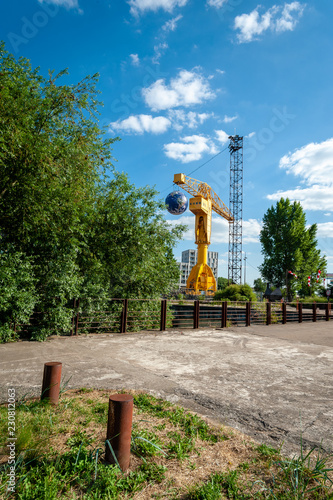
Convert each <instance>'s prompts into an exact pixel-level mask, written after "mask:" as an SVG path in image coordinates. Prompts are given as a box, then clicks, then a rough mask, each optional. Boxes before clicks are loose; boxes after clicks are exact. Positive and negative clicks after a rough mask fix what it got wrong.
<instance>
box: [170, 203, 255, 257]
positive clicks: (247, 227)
mask: <svg viewBox="0 0 333 500" xmlns="http://www.w3.org/2000/svg"><path fill="white" fill-rule="evenodd" d="M213 213H214V212H213ZM186 214H187V212H186ZM194 221H195V217H194V215H190V214H189V215H185V214H184V215H182V216H181V217H179V218H178V217H177V218H175V219H170V220H168V223H169V224H171V226H173V227H174V226H176V225H178V224H185V225H186V226H188V229H187V231H186V232H185V234H184V235H183V237H182V239H183V240H186V241H193V242H194V240H195V235H194ZM261 229H262V226H261V222H260V221H258V220H256V219H249V220H244V221H243V231H242V232H243V243H244V244H247V243H258V242H259V234H260V231H261ZM211 243H213V244H215V245H216V244H224V245H228V243H229V223H228V222H227V221H226V220H225V219H223V217H217V216H216V217H215V216H213V218H212V234H211ZM208 250H209V248H208ZM226 251H227V248H226ZM219 253H220V252H219ZM221 255H223V252H222V251H221V253H220V256H221ZM226 255H227V253H226Z"/></svg>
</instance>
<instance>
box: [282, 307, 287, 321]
mask: <svg viewBox="0 0 333 500" xmlns="http://www.w3.org/2000/svg"><path fill="white" fill-rule="evenodd" d="M286 323H287V304H286V303H285V302H282V324H283V325H285V324H286Z"/></svg>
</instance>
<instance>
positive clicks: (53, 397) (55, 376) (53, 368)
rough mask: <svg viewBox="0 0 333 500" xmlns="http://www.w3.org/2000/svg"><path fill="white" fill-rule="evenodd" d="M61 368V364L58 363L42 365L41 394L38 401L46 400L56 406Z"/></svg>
mask: <svg viewBox="0 0 333 500" xmlns="http://www.w3.org/2000/svg"><path fill="white" fill-rule="evenodd" d="M61 368H62V363H59V362H58V361H51V362H50V363H44V373H43V384H42V394H41V397H40V399H41V400H43V399H46V400H48V401H49V402H50V403H51V404H53V405H57V404H58V401H59V392H60V380H61Z"/></svg>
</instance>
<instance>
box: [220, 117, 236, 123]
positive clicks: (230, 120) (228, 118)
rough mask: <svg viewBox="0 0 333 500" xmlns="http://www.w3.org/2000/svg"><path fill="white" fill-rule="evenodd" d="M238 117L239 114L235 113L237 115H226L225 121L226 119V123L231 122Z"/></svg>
mask: <svg viewBox="0 0 333 500" xmlns="http://www.w3.org/2000/svg"><path fill="white" fill-rule="evenodd" d="M237 118H238V115H235V116H227V115H224V118H223V121H224V123H231V122H233V121H235V120H237Z"/></svg>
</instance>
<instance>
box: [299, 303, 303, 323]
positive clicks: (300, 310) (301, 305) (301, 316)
mask: <svg viewBox="0 0 333 500" xmlns="http://www.w3.org/2000/svg"><path fill="white" fill-rule="evenodd" d="M302 321H303V304H302V302H299V304H298V322H299V323H302Z"/></svg>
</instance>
